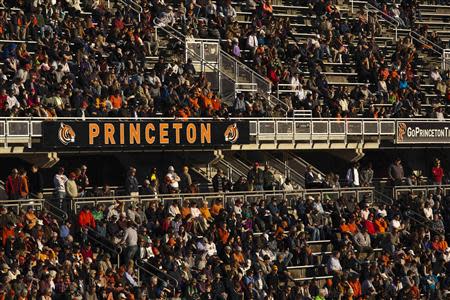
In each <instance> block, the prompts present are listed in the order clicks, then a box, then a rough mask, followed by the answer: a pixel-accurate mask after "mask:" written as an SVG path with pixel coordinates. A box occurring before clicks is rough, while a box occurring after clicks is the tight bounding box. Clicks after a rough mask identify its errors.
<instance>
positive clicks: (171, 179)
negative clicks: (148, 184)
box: [166, 166, 180, 193]
mask: <svg viewBox="0 0 450 300" xmlns="http://www.w3.org/2000/svg"><path fill="white" fill-rule="evenodd" d="M166 178H167V180H168V185H169V189H170V190H171V192H175V193H178V192H179V191H180V184H179V182H180V177H179V176H178V174H177V173H175V168H174V167H173V166H170V167H169V169H168V170H167V174H166Z"/></svg>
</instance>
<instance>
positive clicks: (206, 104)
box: [200, 90, 212, 109]
mask: <svg viewBox="0 0 450 300" xmlns="http://www.w3.org/2000/svg"><path fill="white" fill-rule="evenodd" d="M211 97H212V94H211V93H208V92H207V91H206V90H205V92H204V94H203V95H201V96H200V99H201V100H202V108H203V109H208V108H210V107H212V99H211Z"/></svg>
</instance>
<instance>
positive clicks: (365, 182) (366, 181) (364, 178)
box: [360, 163, 373, 187]
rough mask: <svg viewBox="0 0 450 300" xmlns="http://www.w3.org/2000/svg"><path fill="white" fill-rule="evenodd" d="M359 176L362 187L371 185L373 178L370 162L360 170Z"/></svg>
mask: <svg viewBox="0 0 450 300" xmlns="http://www.w3.org/2000/svg"><path fill="white" fill-rule="evenodd" d="M360 178H361V186H363V187H368V186H372V180H373V169H372V163H368V164H367V166H366V168H364V169H363V170H362V172H361V175H360Z"/></svg>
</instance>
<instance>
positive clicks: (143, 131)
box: [42, 120, 250, 148]
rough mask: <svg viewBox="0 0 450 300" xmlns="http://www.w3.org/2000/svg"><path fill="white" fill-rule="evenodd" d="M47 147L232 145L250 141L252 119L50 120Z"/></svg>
mask: <svg viewBox="0 0 450 300" xmlns="http://www.w3.org/2000/svg"><path fill="white" fill-rule="evenodd" d="M42 134H43V145H44V146H45V147H52V148H61V147H68V148H69V147H70V148H73V147H76V148H86V147H108V148H110V147H120V146H122V147H127V148H130V147H143V146H167V147H170V146H200V147H214V146H227V145H228V146H230V145H233V144H248V143H249V142H250V128H249V123H248V122H243V121H239V122H231V121H178V122H177V121H163V120H156V121H142V122H129V121H48V122H44V123H43V124H42Z"/></svg>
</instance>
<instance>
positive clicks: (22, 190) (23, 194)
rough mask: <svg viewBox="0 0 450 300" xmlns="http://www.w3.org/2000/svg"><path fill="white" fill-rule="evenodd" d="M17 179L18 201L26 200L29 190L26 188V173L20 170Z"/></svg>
mask: <svg viewBox="0 0 450 300" xmlns="http://www.w3.org/2000/svg"><path fill="white" fill-rule="evenodd" d="M19 178H20V186H19V193H20V199H27V198H28V195H29V193H30V190H29V187H28V177H27V171H25V169H20V171H19Z"/></svg>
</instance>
